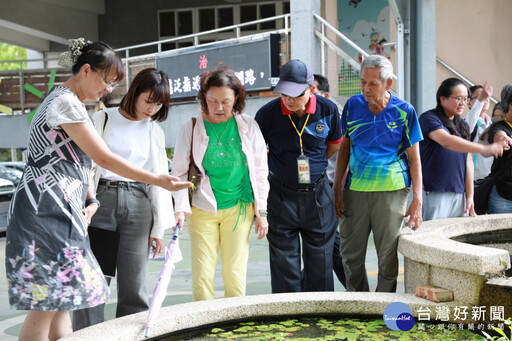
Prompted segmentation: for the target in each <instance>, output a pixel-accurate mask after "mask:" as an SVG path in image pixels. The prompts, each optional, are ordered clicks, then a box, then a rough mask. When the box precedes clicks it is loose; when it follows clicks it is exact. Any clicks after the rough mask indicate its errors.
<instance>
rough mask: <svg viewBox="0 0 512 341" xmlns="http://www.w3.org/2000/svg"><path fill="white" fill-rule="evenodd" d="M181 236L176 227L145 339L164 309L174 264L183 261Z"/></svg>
mask: <svg viewBox="0 0 512 341" xmlns="http://www.w3.org/2000/svg"><path fill="white" fill-rule="evenodd" d="M179 234H180V227H179V225H178V226H176V229H175V230H174V234H173V235H172V239H171V243H170V244H169V247H168V248H167V252H166V253H165V261H164V265H163V266H162V270H161V271H160V276H159V277H158V281H157V282H156V285H155V291H153V299H152V300H151V305H150V306H149V310H148V319H147V321H146V333H145V334H144V336H145V337H149V333H150V331H151V328H152V327H153V324H154V323H155V321H156V318H157V315H158V312H159V311H160V308H161V307H162V302H163V301H164V298H165V296H167V287H168V286H169V282H170V280H171V274H172V269H174V263H177V262H179V261H181V260H182V259H183V256H182V255H181V251H180V244H179V242H178V235H179Z"/></svg>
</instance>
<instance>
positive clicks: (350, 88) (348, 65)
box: [313, 13, 403, 101]
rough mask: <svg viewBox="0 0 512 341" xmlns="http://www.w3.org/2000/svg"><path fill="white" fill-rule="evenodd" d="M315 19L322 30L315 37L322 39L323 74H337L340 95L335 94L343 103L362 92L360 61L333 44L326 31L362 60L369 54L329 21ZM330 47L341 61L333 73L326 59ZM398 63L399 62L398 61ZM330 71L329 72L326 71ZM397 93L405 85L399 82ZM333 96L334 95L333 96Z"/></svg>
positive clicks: (394, 76)
mask: <svg viewBox="0 0 512 341" xmlns="http://www.w3.org/2000/svg"><path fill="white" fill-rule="evenodd" d="M313 16H314V18H315V19H316V20H317V21H318V22H319V23H320V30H317V29H315V35H316V36H317V37H318V38H319V39H320V41H321V49H320V51H321V52H320V54H321V60H322V63H321V72H322V74H323V75H329V74H330V73H332V72H336V79H338V84H337V85H338V87H337V88H338V89H337V90H338V93H337V94H335V96H337V97H338V98H337V100H338V101H343V97H349V96H351V95H355V94H357V93H360V92H361V88H360V85H359V84H360V80H359V77H360V71H361V64H360V61H357V60H355V59H354V58H353V57H351V56H350V55H349V54H348V53H347V51H344V50H343V49H342V48H341V47H340V46H339V44H337V43H336V42H333V41H332V40H331V39H329V38H328V37H327V32H326V29H329V30H330V32H332V33H333V34H335V35H336V37H338V38H339V39H341V40H342V41H343V42H345V43H346V44H347V45H348V47H349V48H351V49H353V50H354V51H355V52H357V53H359V54H360V56H361V58H362V59H364V58H365V57H367V56H369V54H368V53H367V52H366V51H365V50H363V49H362V48H361V47H359V46H358V45H357V44H355V43H354V42H353V41H352V40H350V38H348V37H347V36H345V35H344V34H343V33H341V32H340V31H338V29H337V28H336V27H334V26H333V25H332V24H330V23H329V22H328V21H326V20H325V19H324V18H322V17H321V16H320V15H318V14H317V13H313ZM326 47H329V48H330V49H331V50H333V51H334V52H335V53H336V54H337V55H338V57H339V59H340V61H339V62H338V61H337V64H338V63H339V64H340V65H341V66H338V65H336V66H335V70H336V71H333V67H330V66H329V65H328V63H329V61H328V59H327V58H326V55H325V48H326ZM397 63H398V61H397ZM326 70H329V71H326ZM392 77H393V79H395V80H398V77H397V75H394V74H393V75H392ZM397 83H398V85H397V92H399V93H400V91H401V89H402V88H403V84H402V83H401V82H400V81H398V82H397ZM331 95H332V94H331Z"/></svg>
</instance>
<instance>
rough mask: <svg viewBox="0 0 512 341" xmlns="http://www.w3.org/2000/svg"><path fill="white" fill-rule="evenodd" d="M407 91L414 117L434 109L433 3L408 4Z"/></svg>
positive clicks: (434, 40)
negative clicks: (408, 52)
mask: <svg viewBox="0 0 512 341" xmlns="http://www.w3.org/2000/svg"><path fill="white" fill-rule="evenodd" d="M410 6H411V8H410V9H411V11H410V15H411V21H410V22H411V27H410V40H409V43H410V52H411V54H410V56H411V57H410V60H409V63H410V71H411V74H410V75H411V78H410V84H409V85H410V89H411V103H412V105H413V106H414V107H415V108H416V111H417V113H418V115H421V114H422V113H423V112H425V111H427V110H429V109H432V108H434V107H435V106H436V91H437V89H436V0H418V1H411V2H410Z"/></svg>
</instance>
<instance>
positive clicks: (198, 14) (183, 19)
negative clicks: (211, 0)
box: [158, 1, 290, 50]
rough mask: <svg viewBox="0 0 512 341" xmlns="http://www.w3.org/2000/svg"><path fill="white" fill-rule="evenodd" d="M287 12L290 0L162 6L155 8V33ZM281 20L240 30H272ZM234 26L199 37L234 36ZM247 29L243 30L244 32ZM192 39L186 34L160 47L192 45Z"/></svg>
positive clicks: (197, 29) (210, 26)
mask: <svg viewBox="0 0 512 341" xmlns="http://www.w3.org/2000/svg"><path fill="white" fill-rule="evenodd" d="M205 3H206V1H205ZM286 13H290V1H264V2H256V1H254V2H252V3H249V4H234V5H231V6H227V5H221V6H212V5H210V6H208V7H195V8H185V9H179V10H178V9H174V10H173V9H171V10H162V11H159V12H158V31H159V32H158V33H159V38H160V39H166V38H173V37H179V36H185V35H191V34H194V33H198V32H204V31H211V30H215V29H218V28H223V27H228V26H233V25H235V24H243V23H247V22H251V21H255V20H258V19H264V18H270V17H274V16H276V15H280V14H286ZM283 25H284V22H283V20H278V21H269V22H264V23H260V24H254V25H250V26H244V27H242V28H241V31H244V32H247V33H249V34H250V33H256V32H257V31H258V30H262V31H264V30H275V29H276V28H281V27H283ZM234 32H235V31H234V30H228V31H223V32H219V33H215V34H213V33H212V34H208V35H206V36H202V37H200V38H199V39H200V41H201V42H207V41H208V42H209V41H216V40H222V39H228V38H232V37H233V33H234ZM247 33H246V34H247ZM193 42H194V39H193V38H187V39H183V40H179V41H176V42H172V43H166V44H163V45H162V49H163V50H168V49H174V48H180V47H184V46H191V45H193Z"/></svg>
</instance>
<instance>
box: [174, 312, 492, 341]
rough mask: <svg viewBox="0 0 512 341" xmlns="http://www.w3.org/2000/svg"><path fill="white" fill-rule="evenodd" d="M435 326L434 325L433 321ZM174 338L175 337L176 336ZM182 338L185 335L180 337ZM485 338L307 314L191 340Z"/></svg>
mask: <svg viewBox="0 0 512 341" xmlns="http://www.w3.org/2000/svg"><path fill="white" fill-rule="evenodd" d="M430 326H435V325H430ZM173 339H174V338H173ZM181 339H183V338H181ZM234 339H239V340H251V341H257V340H347V341H351V340H372V341H373V340H439V341H447V340H464V341H466V340H485V338H484V337H483V336H480V335H478V334H475V333H473V332H471V331H469V330H459V329H455V330H446V329H441V328H437V326H435V327H431V328H429V325H428V324H425V328H424V329H422V330H419V329H418V326H417V325H415V326H414V328H413V329H412V330H410V331H408V332H404V331H393V330H390V329H389V328H388V327H387V326H386V325H385V323H384V321H383V320H378V319H373V320H365V319H356V318H341V319H336V318H333V319H331V318H315V317H304V318H298V319H286V320H282V321H273V322H269V321H258V322H240V323H238V324H234V325H232V326H226V327H222V328H219V327H216V328H211V329H209V330H207V331H206V332H204V333H203V334H200V335H199V334H195V336H191V337H190V338H188V340H234Z"/></svg>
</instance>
